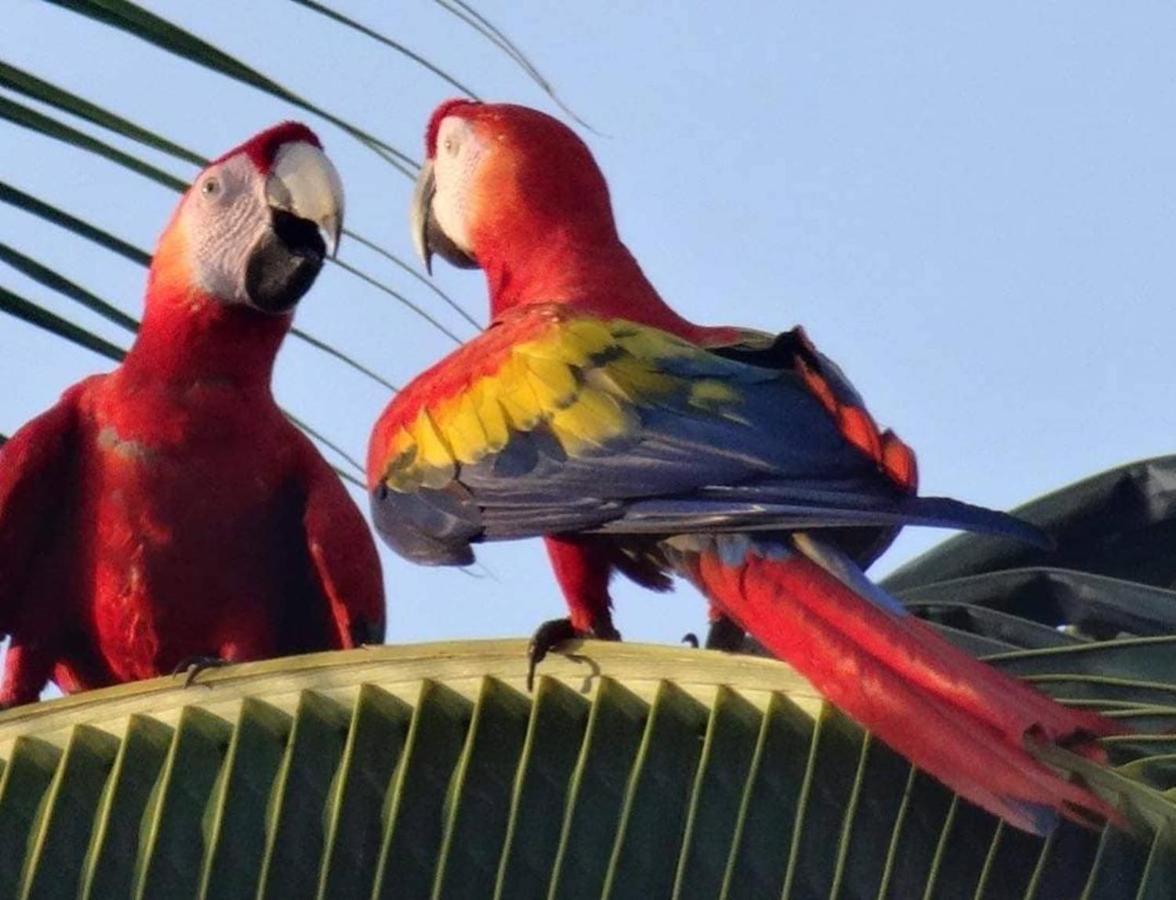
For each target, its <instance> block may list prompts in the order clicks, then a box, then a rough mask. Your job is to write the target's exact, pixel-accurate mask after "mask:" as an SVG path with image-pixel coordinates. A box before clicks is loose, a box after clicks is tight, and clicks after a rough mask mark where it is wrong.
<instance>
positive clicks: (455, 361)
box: [368, 101, 1119, 833]
mask: <svg viewBox="0 0 1176 900" xmlns="http://www.w3.org/2000/svg"><path fill="white" fill-rule="evenodd" d="M425 143H426V155H427V161H426V164H425V166H424V168H423V170H422V172H421V175H420V179H419V181H418V183H417V191H416V196H415V200H414V208H413V228H414V235H415V237H416V239H417V244H418V249H419V250H420V252H421V253H422V255H423V257H424V259H425V261H426V264H428V262H429V260H430V255H431V253H432V252H433V251H436V252H437V253H439V254H440V255H442V256H443V257H444V258H446V259H447V260H450V261H451V262H453V263H455V264H456V265H459V266H474V265H476V266H478V267H480V268H481V269H482V270H483V271H484V272H485V275H486V278H487V281H488V284H489V293H490V318H491V324H490V327H489V328H488V329H487V330H486V331H485V332H484V333H483V334H482V335H481V336H479V337H477V338H475V339H474V340H472V341H470V342H469V343H467V344H466V345H464V346H463V347H461V348H460V349H458V350H457V351H455V352H454V353H452V354H451V355H450V356H448V357H447V358H446V359H444V360H442V361H441V362H440V363H438V364H437V365H435V366H434V367H432V368H431V369H429V370H428V371H427V372H425V373H424V374H423V375H421V376H420V377H418V378H417V379H416V380H415V381H413V382H412V383H411V384H410V385H409V386H408V387H407V388H405V389H404V390H403V391H402V392H401V393H400V394H399V395H398V396H397V397H396V398H395V400H394V401H393V402H392V403H391V405H390V406H389V407H388V408H387V409H386V410H385V411H384V413H383V415H382V416H381V418H380V419H379V421H378V423H377V424H376V426H375V429H374V432H373V434H372V439H371V445H370V449H369V456H368V480H369V484H370V486H371V489H372V502H373V512H374V515H375V518H376V524H377V528H378V529H379V530H380V532H381V534H382V536H383V537H384V539H385V540H386V541H387V542H388V543H389V544H390V545H391V546H392V547H393V548H394V549H396V550H397V551H399V552H400V553H401V554H402V555H404V556H406V557H408V558H410V559H412V560H415V561H417V562H420V563H425V564H433V565H436V564H448V565H454V564H466V563H469V562H470V561H471V560H472V559H473V554H472V550H471V544H472V543H476V542H479V541H485V540H502V539H508V538H521V537H528V536H536V535H544V536H546V541H547V546H548V550H549V552H550V555H551V560H552V562H553V564H554V568H555V573H556V576H557V579H558V581H559V583H560V585H561V587H562V589H563V591H564V594H565V596H566V599H567V604H568V608H569V612H570V615H569V618H568V619H566V620H557V621H556V622H555V623H548V624H547V625H545V626H544V627H543V628H541V629H540V631H539V632H538V633H537V646H536V647H535V650H534V653H533V657H532V658H533V660H535V659H537V658H539V657H541V656H542V654H543V652H545V650H546V649H547V647H548V646H549V645H551V644H552V643H553V642H556V641H558V640H560V639H562V638H565V637H570V636H573V635H595V636H598V637H615V636H616V632H615V629H614V628H613V626H612V622H611V618H610V615H609V607H610V599H609V595H608V582H609V578H610V576H611V574H612V573H613V572H616V571H619V572H621V573H623V574H625V575H627V576H629V577H630V578H632V579H634V580H636V581H637V582H639V583H641V584H644V585H648V586H651V587H655V588H665V587H666V586H667V584H668V581H669V577H670V576H671V575H677V576H681V577H684V578H686V579H688V580H690V581H691V582H693V583H694V584H695V585H697V586H698V588H699V589H700V590H701V591H702V592H703V594H705V595H706V596H707V597H708V598H709V600H710V601H711V602H712V603H713V604H714V605H715V607H716V608H717V609H718V610H719V611H721V612H722V613H723V614H725V615H727V616H730V617H731V618H732V619H733V620H734V621H735V622H737V623H738V624H739V625H740V626H742V627H743V628H745V629H746V630H747V631H749V632H750V633H751V634H752V635H753V636H754V637H755V638H756V639H757V640H758V641H759V642H760V643H761V644H763V645H764V646H765V647H766V648H768V649H769V650H770V651H771V652H772V653H774V654H775V655H777V656H779V657H781V658H783V659H785V660H787V661H788V662H789V663H791V664H792V665H793V666H794V667H795V668H796V669H798V670H799V671H800V672H801V673H802V674H804V675H805V676H806V677H807V678H808V679H809V680H810V681H811V682H812V683H813V684H814V685H815V686H816V687H817V688H818V689H819V690H820V691H821V692H822V693H823V694H824V695H825V696H826V697H828V698H829V699H830V700H831V701H832V702H833V703H835V704H836V705H837V706H839V707H840V708H841V709H843V710H844V711H845V712H846V713H847V714H849V715H850V716H851V717H852V718H854V719H856V720H857V721H858V722H859V723H861V724H862V725H863V726H865V727H866V728H868V729H870V730H871V731H873V732H874V733H875V734H876V735H877V736H878V737H880V738H881V739H882V740H883V741H885V742H886V743H888V744H890V745H891V746H892V747H894V748H895V749H896V750H898V751H899V752H900V753H902V754H903V755H904V756H906V757H907V758H909V759H910V760H911V761H912V762H913V763H915V764H916V765H918V766H920V767H922V768H923V769H925V770H926V771H928V772H930V773H932V774H933V775H935V776H937V777H938V778H939V779H941V780H942V781H943V782H945V783H946V784H947V785H948V786H950V787H951V788H953V789H955V790H956V791H958V792H959V793H961V794H962V795H964V796H965V797H967V798H968V799H970V800H972V801H973V802H975V803H977V804H979V805H980V806H982V807H984V808H985V809H988V810H990V811H991V812H993V813H995V814H997V815H999V816H1001V817H1003V818H1004V819H1006V820H1007V821H1008V822H1010V823H1011V824H1013V825H1015V826H1017V827H1019V828H1023V829H1026V830H1029V831H1033V832H1038V833H1040V832H1045V831H1047V830H1048V829H1049V828H1051V827H1052V825H1053V823H1054V822H1056V820H1057V818H1058V814H1059V813H1060V814H1061V815H1063V816H1066V817H1070V818H1074V819H1077V820H1080V821H1082V820H1090V819H1092V818H1093V819H1097V818H1100V817H1115V813H1114V811H1113V810H1112V809H1111V808H1110V807H1109V806H1108V805H1107V804H1106V803H1104V802H1103V801H1102V800H1101V799H1100V798H1098V797H1097V796H1095V795H1094V794H1093V793H1091V792H1089V791H1088V790H1086V789H1085V788H1083V787H1080V786H1078V785H1076V784H1073V783H1070V782H1068V781H1067V780H1065V779H1064V778H1062V777H1059V776H1058V775H1057V774H1056V773H1055V772H1054V771H1053V770H1051V769H1049V768H1047V767H1046V766H1044V765H1042V764H1041V763H1039V762H1038V761H1037V760H1036V759H1034V757H1033V756H1032V755H1031V754H1030V753H1029V752H1027V750H1026V743H1027V742H1031V741H1039V742H1054V743H1058V744H1061V745H1064V746H1066V747H1068V748H1070V749H1071V750H1073V751H1075V752H1077V753H1079V754H1082V755H1084V756H1087V757H1090V758H1093V759H1096V760H1103V759H1105V754H1104V753H1103V751H1102V749H1101V748H1100V747H1099V745H1098V743H1097V741H1096V739H1095V738H1096V736H1097V735H1104V734H1109V733H1112V732H1114V731H1117V730H1119V729H1118V728H1117V727H1116V725H1115V724H1114V723H1113V722H1111V721H1109V720H1107V719H1105V718H1102V717H1100V716H1098V715H1095V714H1092V713H1089V712H1085V711H1079V710H1071V709H1067V708H1065V707H1063V706H1061V705H1059V704H1057V703H1055V702H1054V701H1052V700H1050V699H1048V698H1046V697H1045V696H1044V695H1042V694H1040V693H1038V692H1037V691H1035V690H1034V689H1032V688H1031V687H1029V686H1028V685H1026V684H1024V683H1023V682H1020V681H1017V680H1015V679H1012V678H1009V677H1006V676H1004V675H1002V674H1000V673H998V672H997V671H996V670H994V669H992V668H990V667H988V666H985V665H983V664H982V663H980V662H978V661H976V660H974V659H973V658H971V657H969V656H968V655H966V654H965V653H963V652H962V651H960V650H958V649H956V648H955V647H953V646H952V645H951V644H949V643H948V642H947V641H945V640H944V639H943V638H941V637H940V636H939V635H938V634H937V633H936V632H934V631H933V630H932V629H931V628H930V627H928V626H927V625H925V624H924V623H923V622H921V621H919V620H918V619H916V618H914V617H912V616H910V615H909V614H908V613H907V611H906V610H905V609H904V607H903V606H902V605H901V604H900V603H899V602H898V601H896V600H895V599H893V598H891V597H890V596H888V595H887V594H886V593H885V592H883V591H882V590H881V589H880V588H878V587H877V586H875V585H874V584H872V583H871V582H870V581H869V580H868V579H867V578H866V577H865V576H864V575H863V574H862V571H861V568H860V566H859V563H862V564H864V563H867V562H868V561H869V560H870V559H871V558H872V557H873V556H874V555H875V554H876V553H877V551H878V549H879V547H880V546H883V545H885V543H887V542H888V540H889V538H890V536H891V534H892V531H893V529H895V528H897V527H898V526H901V525H904V524H910V523H917V524H928V525H940V526H947V527H955V528H965V529H971V530H982V531H991V532H995V533H1003V534H1008V535H1012V536H1017V537H1022V538H1028V539H1031V540H1032V539H1035V538H1039V537H1040V535H1039V534H1037V533H1036V532H1035V530H1034V529H1032V528H1031V527H1030V526H1028V525H1026V524H1025V523H1022V522H1019V521H1018V520H1015V519H1013V518H1011V517H1008V516H1005V515H1003V514H1000V513H996V512H992V511H990V510H984V509H980V508H977V507H973V506H968V505H966V504H963V503H959V502H957V501H954V500H949V499H945V498H926V497H918V496H915V495H914V485H915V480H916V478H915V461H914V456H913V454H912V453H911V452H910V451H909V450H908V449H907V448H906V447H905V445H903V444H902V442H901V441H899V440H898V438H896V437H895V436H894V435H893V434H892V433H890V432H888V431H880V430H879V429H878V428H877V426H876V425H875V424H874V422H873V420H872V419H871V417H870V416H869V414H868V413H867V412H866V411H865V409H864V408H863V406H862V403H861V400H860V398H859V397H858V396H857V394H856V393H855V392H854V391H853V389H852V388H851V387H850V385H849V383H848V381H846V379H845V378H844V376H842V375H841V374H840V372H839V371H838V370H837V369H836V367H834V366H833V365H832V363H830V362H829V361H828V360H827V359H825V358H824V357H822V356H821V355H820V354H818V353H817V352H816V351H815V350H814V349H813V347H812V346H811V345H810V344H809V343H808V341H807V340H806V339H805V337H804V335H803V333H802V332H800V331H799V330H796V331H793V332H789V333H786V334H784V335H780V336H779V337H773V336H770V335H765V334H763V333H760V332H752V331H749V330H747V329H742V328H735V327H724V328H712V327H704V326H700V325H696V324H694V323H692V322H689V321H687V320H686V319H684V318H682V317H681V316H679V315H678V314H676V313H675V312H674V311H673V310H672V309H671V308H670V307H669V306H668V305H667V304H666V303H665V302H664V301H663V300H662V299H661V298H660V297H659V296H658V294H657V292H656V291H655V290H654V288H653V287H652V285H651V284H650V283H649V281H648V280H647V279H646V278H645V276H644V275H643V274H642V272H641V269H640V267H639V266H638V264H637V262H636V261H635V260H634V258H633V256H632V255H631V254H630V253H629V251H628V249H627V248H626V247H625V245H624V244H623V243H622V242H621V241H620V239H619V237H618V235H617V231H616V226H615V224H614V220H613V215H612V209H611V204H610V201H609V196H608V189H607V186H606V184H605V180H604V177H603V175H602V174H601V172H600V170H599V168H598V167H597V165H596V163H595V161H594V160H593V158H592V156H591V154H590V152H589V150H588V148H587V147H586V146H585V145H584V143H583V142H582V141H581V140H580V139H579V138H578V137H577V136H576V135H575V134H574V133H573V132H572V131H571V130H570V129H568V128H566V127H565V126H564V125H562V124H561V123H559V122H558V121H556V120H555V119H552V118H551V117H549V116H547V115H544V114H542V113H539V112H537V111H534V110H530V109H526V108H524V107H519V106H511V105H502V104H481V103H474V102H468V101H451V102H449V103H446V104H443V105H442V106H441V107H439V108H438V109H437V111H436V112H435V113H434V114H433V116H432V118H431V120H430V122H429V126H428V130H427V133H426V140H425Z"/></svg>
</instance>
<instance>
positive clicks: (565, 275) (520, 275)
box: [478, 237, 707, 340]
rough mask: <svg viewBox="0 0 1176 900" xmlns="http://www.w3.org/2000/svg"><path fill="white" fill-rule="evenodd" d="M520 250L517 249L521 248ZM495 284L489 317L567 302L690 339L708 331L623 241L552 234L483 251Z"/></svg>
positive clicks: (491, 285) (491, 283) (491, 282)
mask: <svg viewBox="0 0 1176 900" xmlns="http://www.w3.org/2000/svg"><path fill="white" fill-rule="evenodd" d="M516 249H517V248H516ZM478 259H479V262H480V263H481V265H482V268H483V270H484V271H485V273H486V280H487V282H488V285H489V288H490V317H491V319H492V320H493V319H497V318H498V317H499V316H501V315H502V314H504V313H505V312H507V311H508V310H510V309H513V308H515V307H518V306H526V305H530V304H534V303H567V304H569V305H573V306H575V307H576V309H578V310H583V311H586V312H591V313H594V314H595V315H599V316H603V317H606V318H618V319H629V320H632V321H635V322H640V323H641V324H644V325H651V326H653V327H655V328H661V329H662V330H664V331H668V332H670V333H672V334H676V335H678V336H679V337H683V338H686V339H687V340H697V339H698V338H699V336H700V335H701V334H703V333H704V332H706V331H707V329H705V328H701V327H700V326H697V325H695V324H694V323H693V322H690V321H689V320H687V319H684V318H682V316H680V315H678V314H677V313H676V312H674V311H673V310H672V309H671V308H670V307H669V305H668V304H667V303H666V302H665V301H664V300H662V298H661V296H660V295H659V294H658V292H657V290H656V289H655V288H654V287H653V285H652V284H651V283H650V282H649V279H648V278H646V277H645V273H644V272H642V271H641V267H640V266H639V265H638V264H637V260H636V259H634V258H633V254H632V253H630V252H629V249H628V248H627V247H626V246H625V245H624V244H623V243H621V242H620V241H619V240H613V241H608V242H578V243H577V242H574V241H570V240H566V239H558V238H555V239H553V238H550V237H549V238H548V239H546V240H544V241H541V242H536V243H535V244H533V245H532V246H531V247H530V248H529V252H524V253H518V252H514V253H501V254H499V253H491V254H482V253H479V255H478Z"/></svg>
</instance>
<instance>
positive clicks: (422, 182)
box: [408, 159, 437, 275]
mask: <svg viewBox="0 0 1176 900" xmlns="http://www.w3.org/2000/svg"><path fill="white" fill-rule="evenodd" d="M436 193H437V180H436V179H435V178H434V177H433V161H432V160H431V159H426V160H425V162H424V165H422V166H421V171H420V174H419V175H417V180H416V186H415V187H414V188H413V190H412V207H411V209H410V210H409V213H408V219H409V227H410V228H411V229H412V247H413V249H414V250H416V254H417V256H419V257H420V258H421V262H423V263H424V264H425V271H426V272H428V273H429V274H430V275H432V274H433V248H432V247H431V246H429V218H430V217H431V216H432V211H433V195H434V194H436Z"/></svg>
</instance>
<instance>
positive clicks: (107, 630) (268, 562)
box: [0, 123, 384, 706]
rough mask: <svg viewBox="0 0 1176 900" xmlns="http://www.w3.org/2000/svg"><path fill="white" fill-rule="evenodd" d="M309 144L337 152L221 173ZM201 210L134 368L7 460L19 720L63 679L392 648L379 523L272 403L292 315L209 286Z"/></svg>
mask: <svg viewBox="0 0 1176 900" xmlns="http://www.w3.org/2000/svg"><path fill="white" fill-rule="evenodd" d="M291 140H295V141H306V142H308V143H311V144H312V145H314V146H318V141H317V139H316V138H314V136H313V134H312V133H311V132H310V131H309V130H308V129H307V128H306V127H305V126H301V125H296V124H292V123H287V124H285V125H282V126H278V127H277V128H276V129H272V130H271V131H269V132H264V133H263V134H261V135H259V136H258V137H256V138H254V139H252V140H251V141H249V142H247V143H246V144H244V145H242V147H241V148H238V150H237V151H235V152H233V153H230V154H228V155H226V156H225V157H222V159H221V161H220V162H225V163H228V164H231V163H232V160H233V159H235V158H236V157H237V156H238V155H241V154H243V155H245V156H247V157H249V159H250V160H251V161H252V162H253V164H254V165H255V166H257V165H258V162H257V161H258V160H261V159H272V158H273V155H274V153H276V151H277V148H278V147H280V146H282V145H283V144H285V143H287V142H289V141H291ZM213 165H214V166H215V165H217V164H213ZM266 168H268V162H267V163H265V165H264V166H262V167H259V168H258V170H257V172H258V175H259V177H261V176H263V175H264V173H265V169H266ZM234 177H239V176H234ZM240 177H248V176H240ZM229 180H230V179H229V178H228V177H227V176H226V177H225V178H224V179H222V181H223V182H224V183H226V184H227V183H228V182H229ZM223 190H228V188H227V187H226V188H223ZM244 190H247V191H250V192H253V190H254V189H253V188H252V187H249V186H247V187H246V188H244ZM258 194H259V195H260V192H258ZM189 196H197V194H196V192H191V194H190V195H189ZM198 199H199V198H198V196H197V200H198ZM197 200H193V201H192V202H193V203H195V202H197ZM187 201H188V197H186V198H185V200H184V201H181V205H180V208H179V210H178V211H177V214H176V216H175V217H174V218H173V220H172V223H171V225H170V226H169V227H168V229H167V230H166V231H165V232H164V235H163V237H162V238H161V240H160V243H159V248H158V250H157V253H156V256H155V259H154V261H153V263H152V268H151V272H150V275H149V281H148V289H147V296H146V310H145V315H144V318H143V323H142V327H141V329H140V331H139V334H138V336H137V338H136V340H135V343H134V346H133V347H132V348H131V350H130V352H129V353H128V354H127V356H126V359H125V360H124V361H123V363H122V364H121V365H120V366H119V367H118V368H117V369H115V370H114V371H113V372H111V373H110V374H108V375H98V376H94V377H91V378H88V379H86V380H85V381H83V382H81V383H79V384H77V385H75V386H74V387H72V388H70V389H69V390H68V391H66V392H65V394H64V395H63V396H62V398H61V400H60V401H59V402H58V403H57V404H56V405H55V406H54V407H53V408H52V409H50V410H49V411H48V412H46V413H44V414H43V415H41V416H39V417H38V418H36V419H34V420H33V421H31V422H29V423H28V424H27V425H25V426H24V427H23V428H21V429H20V430H19V431H17V433H16V434H15V435H14V436H13V438H12V439H11V440H10V441H9V442H8V443H7V444H6V445H5V446H4V447H3V448H0V629H3V631H4V632H6V633H8V634H9V635H11V637H12V646H11V649H10V650H9V652H8V655H7V657H6V658H5V665H4V678H3V683H2V685H0V705H5V706H7V705H13V704H17V703H24V702H28V701H31V700H34V699H36V697H37V696H38V694H39V692H40V691H41V689H42V688H43V687H44V685H45V682H46V681H47V679H49V678H50V677H52V678H53V679H54V680H55V681H56V682H57V683H58V684H59V685H60V686H61V687H62V688H63V689H64V690H66V691H75V690H80V689H84V688H92V687H97V686H100V685H105V684H110V683H114V682H119V681H128V680H132V679H139V678H147V677H150V676H154V675H159V674H165V673H168V672H170V671H171V670H172V669H173V667H175V666H176V665H177V664H178V663H180V662H182V661H184V660H185V659H187V658H190V657H197V656H209V657H220V658H223V659H225V660H230V661H238V660H248V659H260V658H265V657H272V656H278V655H282V654H288V653H297V652H305V651H311V650H324V649H330V648H338V647H351V646H354V645H355V644H356V643H358V642H360V641H364V640H380V639H381V638H382V634H383V621H384V604H383V587H382V581H381V576H380V565H379V559H378V557H377V555H376V552H375V546H374V544H373V543H372V540H371V537H370V534H369V532H368V529H367V527H366V524H365V523H364V521H363V518H362V516H361V515H360V513H359V510H358V509H357V508H356V506H355V504H354V503H353V502H352V500H351V499H350V497H349V496H348V495H347V492H346V490H345V489H344V487H343V485H342V484H341V482H340V480H339V478H338V477H337V475H336V474H335V473H334V471H333V470H332V469H331V467H330V466H329V465H328V464H327V463H326V462H325V461H324V460H323V459H322V457H321V456H320V455H319V454H318V452H317V451H316V450H315V448H314V446H313V445H312V444H311V443H310V441H309V440H307V439H306V437H305V436H304V435H302V434H301V432H299V431H298V429H296V428H295V427H294V426H293V425H292V424H291V423H290V422H289V421H288V420H287V418H286V417H285V415H284V414H283V413H282V411H281V410H280V409H279V408H278V406H277V405H276V403H275V402H274V399H273V396H272V394H271V392H270V378H271V374H272V369H273V363H274V357H275V354H276V353H277V350H278V347H279V345H280V344H281V342H282V339H283V337H284V336H285V334H286V332H287V330H288V329H289V327H290V321H291V320H290V316H289V315H267V314H265V313H262V312H259V311H258V310H256V309H253V308H249V307H248V306H247V305H244V304H241V303H229V302H226V301H225V298H222V297H216V296H213V295H210V294H209V293H208V292H207V291H206V290H205V289H204V288H202V287H201V286H200V281H201V277H202V276H200V274H199V266H200V256H199V252H200V251H198V250H197V249H194V248H198V247H203V246H205V245H207V244H208V243H210V242H211V241H212V240H213V239H215V237H216V235H215V234H212V235H211V236H210V239H209V241H197V240H192V239H191V237H190V235H189V234H188V231H189V230H190V229H191V228H192V227H194V226H193V225H192V223H191V221H190V217H191V212H190V209H191V207H186V206H185V203H186V202H187ZM186 210H188V212H186ZM259 215H260V216H262V217H265V216H266V215H267V213H266V211H265V210H264V207H262V211H261V212H260V213H259ZM213 221H214V223H215V221H216V220H215V218H214V219H213ZM238 224H239V223H238ZM267 228H268V224H267V223H265V222H260V223H259V224H258V232H259V234H261V235H262V236H263V238H262V239H263V240H268V237H266V236H267V235H268V231H267ZM213 231H214V232H215V228H214V229H213Z"/></svg>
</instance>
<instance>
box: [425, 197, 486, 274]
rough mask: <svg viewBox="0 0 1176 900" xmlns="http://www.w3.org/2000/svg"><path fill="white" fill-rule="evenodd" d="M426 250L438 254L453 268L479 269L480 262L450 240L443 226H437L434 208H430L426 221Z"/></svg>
mask: <svg viewBox="0 0 1176 900" xmlns="http://www.w3.org/2000/svg"><path fill="white" fill-rule="evenodd" d="M425 248H426V251H427V252H428V253H430V254H432V253H436V254H437V255H438V256H440V257H441V258H442V259H443V260H445V261H446V262H447V263H449V264H450V265H451V266H456V267H457V268H459V269H476V268H478V261H477V260H476V259H474V258H473V257H472V256H470V255H469V254H468V253H466V252H465V251H464V250H462V249H461V247H459V246H457V244H455V243H454V242H453V241H451V240H450V239H449V235H447V234H446V233H445V232H444V231H442V229H441V226H440V225H438V224H437V217H436V216H435V215H433V210H432V207H430V208H429V212H428V215H427V218H426V219H425Z"/></svg>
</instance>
